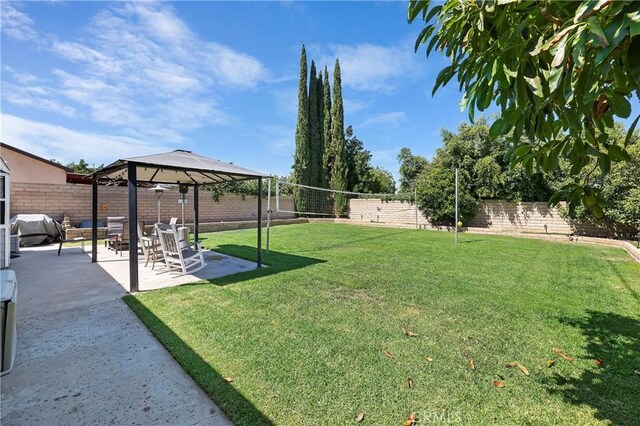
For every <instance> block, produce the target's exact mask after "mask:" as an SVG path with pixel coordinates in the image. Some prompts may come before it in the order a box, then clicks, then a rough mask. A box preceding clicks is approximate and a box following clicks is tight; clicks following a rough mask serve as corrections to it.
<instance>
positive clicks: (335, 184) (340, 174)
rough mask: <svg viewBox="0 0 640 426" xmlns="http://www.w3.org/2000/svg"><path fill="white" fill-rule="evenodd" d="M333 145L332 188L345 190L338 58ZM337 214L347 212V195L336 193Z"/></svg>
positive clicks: (345, 176) (337, 62)
mask: <svg viewBox="0 0 640 426" xmlns="http://www.w3.org/2000/svg"><path fill="white" fill-rule="evenodd" d="M331 115H332V117H331V145H332V147H333V152H334V154H335V159H334V161H333V168H332V171H331V189H334V190H336V191H345V190H346V189H347V154H346V150H345V144H344V109H343V106H342V81H341V76H340V61H339V60H338V59H336V66H335V68H334V69H333V105H332V107H331ZM334 203H335V204H334V211H335V214H336V216H342V215H343V214H345V213H347V197H346V196H345V194H339V193H336V194H335V197H334Z"/></svg>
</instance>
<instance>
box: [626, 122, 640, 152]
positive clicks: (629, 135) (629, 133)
mask: <svg viewBox="0 0 640 426" xmlns="http://www.w3.org/2000/svg"><path fill="white" fill-rule="evenodd" d="M638 120H640V114H639V115H638V116H637V117H636V119H635V120H633V123H631V127H629V131H628V132H627V137H625V138H624V146H627V145H629V142H631V137H632V136H633V132H634V131H635V130H636V126H637V125H638Z"/></svg>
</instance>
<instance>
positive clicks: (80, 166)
mask: <svg viewBox="0 0 640 426" xmlns="http://www.w3.org/2000/svg"><path fill="white" fill-rule="evenodd" d="M56 163H59V162H58V161H56ZM66 167H68V168H70V169H71V170H73V171H74V172H76V173H82V174H84V175H90V174H91V173H93V172H95V171H96V170H100V169H101V168H103V167H104V164H100V165H99V166H97V167H96V166H95V165H93V166H90V165H89V163H87V162H86V161H84V159H82V158H81V159H80V161H78V162H77V163H76V162H71V163H68V164H67V166H66Z"/></svg>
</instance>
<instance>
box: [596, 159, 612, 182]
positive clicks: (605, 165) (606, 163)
mask: <svg viewBox="0 0 640 426" xmlns="http://www.w3.org/2000/svg"><path fill="white" fill-rule="evenodd" d="M598 166H599V167H600V176H601V177H605V176H606V175H607V174H608V173H609V170H611V159H610V158H609V157H607V156H606V155H600V156H599V157H598Z"/></svg>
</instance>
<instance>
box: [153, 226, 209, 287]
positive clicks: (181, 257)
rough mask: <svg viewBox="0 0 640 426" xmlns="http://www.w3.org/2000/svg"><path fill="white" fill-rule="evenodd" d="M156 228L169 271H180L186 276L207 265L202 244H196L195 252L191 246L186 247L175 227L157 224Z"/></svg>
mask: <svg viewBox="0 0 640 426" xmlns="http://www.w3.org/2000/svg"><path fill="white" fill-rule="evenodd" d="M155 227H156V233H157V234H158V238H160V246H161V247H162V255H163V256H164V262H165V264H166V265H167V269H168V270H170V271H171V270H176V271H180V272H182V275H186V274H191V273H194V272H196V271H199V270H200V269H202V268H204V267H205V266H206V265H207V264H206V263H205V262H204V256H203V255H202V247H200V244H199V243H196V244H195V245H194V247H195V250H193V249H191V248H190V247H189V246H184V245H183V244H184V243H183V242H182V241H180V238H179V237H178V231H177V230H176V227H175V225H165V224H162V223H156V225H155Z"/></svg>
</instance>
